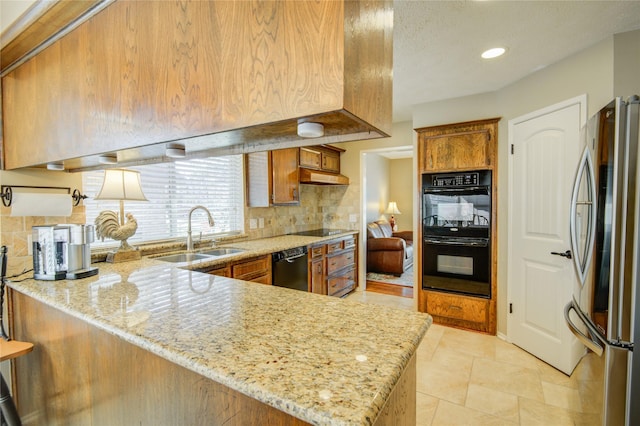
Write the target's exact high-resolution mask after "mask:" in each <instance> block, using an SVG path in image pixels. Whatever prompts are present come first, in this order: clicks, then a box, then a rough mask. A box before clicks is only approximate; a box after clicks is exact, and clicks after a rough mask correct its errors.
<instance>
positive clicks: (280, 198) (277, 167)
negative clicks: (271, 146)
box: [271, 148, 300, 205]
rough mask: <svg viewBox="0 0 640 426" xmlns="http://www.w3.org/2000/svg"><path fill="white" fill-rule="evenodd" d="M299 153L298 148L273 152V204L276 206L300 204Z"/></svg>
mask: <svg viewBox="0 0 640 426" xmlns="http://www.w3.org/2000/svg"><path fill="white" fill-rule="evenodd" d="M298 152H299V149H298V148H288V149H279V150H277V151H271V176H272V179H273V188H272V192H273V194H272V200H271V203H272V204H274V205H281V204H285V205H286V204H299V203H300V190H299V186H300V178H299V175H298Z"/></svg>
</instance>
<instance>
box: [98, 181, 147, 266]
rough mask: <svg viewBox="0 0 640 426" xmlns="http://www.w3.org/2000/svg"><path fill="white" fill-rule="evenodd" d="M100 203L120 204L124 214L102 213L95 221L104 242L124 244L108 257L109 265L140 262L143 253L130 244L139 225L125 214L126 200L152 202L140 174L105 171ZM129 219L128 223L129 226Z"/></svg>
mask: <svg viewBox="0 0 640 426" xmlns="http://www.w3.org/2000/svg"><path fill="white" fill-rule="evenodd" d="M95 199H96V200H116V201H120V215H119V216H118V214H117V213H116V212H114V211H110V210H105V211H102V212H100V214H99V215H98V217H97V218H96V220H95V226H96V236H97V237H98V238H100V239H101V240H103V241H104V238H105V237H107V238H111V239H113V240H117V241H120V247H119V248H118V249H117V250H116V251H115V252H110V253H109V254H108V255H107V262H111V263H118V262H125V261H129V260H136V259H140V257H141V256H140V251H139V250H137V249H136V248H135V247H132V246H131V245H129V243H127V238H130V237H132V236H133V235H134V234H135V233H136V230H137V229H138V222H137V221H136V219H135V218H134V217H133V215H132V214H131V213H127V214H126V216H125V213H124V202H125V201H149V200H147V197H145V195H144V193H143V192H142V187H141V185H140V172H137V171H135V170H126V169H108V170H105V172H104V181H103V182H102V188H100V192H99V193H98V195H97V196H96V197H95ZM125 217H126V218H127V222H126V223H125V220H124V219H125Z"/></svg>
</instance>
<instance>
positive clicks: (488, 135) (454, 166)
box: [416, 118, 499, 173]
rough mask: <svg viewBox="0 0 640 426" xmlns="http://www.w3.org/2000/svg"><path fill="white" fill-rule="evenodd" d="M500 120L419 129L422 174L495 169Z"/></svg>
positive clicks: (417, 130)
mask: <svg viewBox="0 0 640 426" xmlns="http://www.w3.org/2000/svg"><path fill="white" fill-rule="evenodd" d="M498 121H499V119H498V118H496V119H489V120H482V121H473V122H466V123H457V124H450V125H445V126H434V127H425V128H421V129H416V132H418V144H419V163H420V164H419V167H420V173H425V172H440V171H454V170H470V169H493V167H494V165H495V162H496V146H497V137H498Z"/></svg>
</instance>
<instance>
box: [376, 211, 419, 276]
mask: <svg viewBox="0 0 640 426" xmlns="http://www.w3.org/2000/svg"><path fill="white" fill-rule="evenodd" d="M412 265H413V231H400V232H393V231H392V230H391V225H390V224H389V222H387V221H384V220H378V221H375V222H371V223H369V224H367V272H381V273H386V274H393V275H396V276H400V275H402V273H403V272H404V271H406V270H407V269H409V267H411V266H412Z"/></svg>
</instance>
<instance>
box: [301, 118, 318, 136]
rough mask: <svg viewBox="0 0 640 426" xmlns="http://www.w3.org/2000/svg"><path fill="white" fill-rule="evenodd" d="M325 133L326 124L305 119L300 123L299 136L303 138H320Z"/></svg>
mask: <svg viewBox="0 0 640 426" xmlns="http://www.w3.org/2000/svg"><path fill="white" fill-rule="evenodd" d="M323 135H324V126H323V125H322V124H320V123H312V122H310V121H304V122H302V123H298V136H300V137H301V138H319V137H321V136H323Z"/></svg>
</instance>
